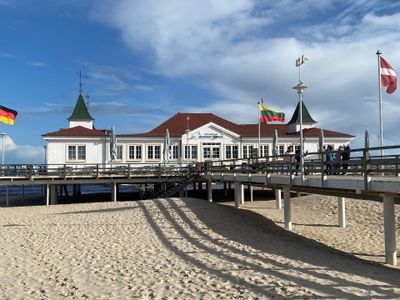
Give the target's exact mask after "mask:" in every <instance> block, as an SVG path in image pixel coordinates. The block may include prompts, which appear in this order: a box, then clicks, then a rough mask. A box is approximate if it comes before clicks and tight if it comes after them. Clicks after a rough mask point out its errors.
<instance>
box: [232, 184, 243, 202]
mask: <svg viewBox="0 0 400 300" xmlns="http://www.w3.org/2000/svg"><path fill="white" fill-rule="evenodd" d="M234 184H235V207H236V208H240V204H242V199H241V196H242V193H241V191H240V190H241V187H243V185H242V184H240V182H235V183H234Z"/></svg>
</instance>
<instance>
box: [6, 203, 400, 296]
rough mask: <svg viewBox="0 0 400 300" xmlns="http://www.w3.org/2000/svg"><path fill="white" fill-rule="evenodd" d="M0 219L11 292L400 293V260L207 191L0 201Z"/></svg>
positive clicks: (239, 294)
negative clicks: (322, 236) (117, 198)
mask: <svg viewBox="0 0 400 300" xmlns="http://www.w3.org/2000/svg"><path fill="white" fill-rule="evenodd" d="M254 203H256V202H254ZM259 204H260V205H261V202H260V203H259ZM0 220H1V221H0V225H1V226H0V230H1V237H2V242H1V243H0V269H1V274H2V276H0V298H3V299H7V298H9V299H58V298H62V297H68V298H71V299H132V298H156V299H162V298H179V299H191V298H196V299H198V298H224V299H233V298H236V299H241V298H246V299H252V298H266V299H268V298H278V299H279V298H287V297H303V298H307V297H317V298H318V297H328V298H354V297H355V296H360V297H384V298H399V297H400V281H399V279H398V278H399V275H400V272H399V270H398V269H394V268H389V267H385V266H383V265H379V264H373V263H370V262H366V261H364V260H361V259H359V258H356V257H354V256H351V255H348V254H345V253H342V252H339V251H336V250H333V249H332V248H330V247H327V246H325V245H323V244H321V243H319V242H316V241H313V240H310V239H307V238H304V237H301V236H298V235H296V234H294V233H291V232H287V231H285V230H284V229H282V228H281V227H280V226H279V224H278V225H277V224H275V223H274V222H273V221H270V220H268V219H266V218H264V217H262V216H261V215H259V214H256V213H254V212H252V211H247V210H235V209H234V208H232V207H230V206H226V205H220V204H217V203H208V202H207V201H204V200H199V199H193V198H186V199H179V198H170V199H159V200H146V201H135V202H116V203H111V202H108V203H104V202H103V203H89V204H73V205H56V206H49V207H45V206H35V207H13V208H0Z"/></svg>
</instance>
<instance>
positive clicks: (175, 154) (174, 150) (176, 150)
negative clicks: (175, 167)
mask: <svg viewBox="0 0 400 300" xmlns="http://www.w3.org/2000/svg"><path fill="white" fill-rule="evenodd" d="M170 148H171V155H172V157H171V158H172V159H178V155H179V148H178V145H173V146H170Z"/></svg>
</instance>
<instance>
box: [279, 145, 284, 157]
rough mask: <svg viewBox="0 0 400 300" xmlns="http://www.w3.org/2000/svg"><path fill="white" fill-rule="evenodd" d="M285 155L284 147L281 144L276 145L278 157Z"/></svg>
mask: <svg viewBox="0 0 400 300" xmlns="http://www.w3.org/2000/svg"><path fill="white" fill-rule="evenodd" d="M284 154H285V145H283V144H278V155H279V156H282V155H284Z"/></svg>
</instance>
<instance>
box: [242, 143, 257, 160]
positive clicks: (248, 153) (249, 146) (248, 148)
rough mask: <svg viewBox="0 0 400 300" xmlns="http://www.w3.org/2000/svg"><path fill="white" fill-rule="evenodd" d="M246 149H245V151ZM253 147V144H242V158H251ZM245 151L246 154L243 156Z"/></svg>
mask: <svg viewBox="0 0 400 300" xmlns="http://www.w3.org/2000/svg"><path fill="white" fill-rule="evenodd" d="M245 149H246V151H245ZM252 149H254V145H253V144H243V145H242V158H245V159H246V158H251V151H252ZM245 153H246V156H245Z"/></svg>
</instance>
